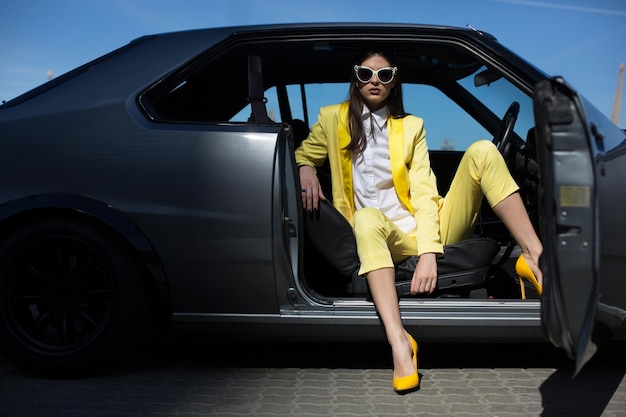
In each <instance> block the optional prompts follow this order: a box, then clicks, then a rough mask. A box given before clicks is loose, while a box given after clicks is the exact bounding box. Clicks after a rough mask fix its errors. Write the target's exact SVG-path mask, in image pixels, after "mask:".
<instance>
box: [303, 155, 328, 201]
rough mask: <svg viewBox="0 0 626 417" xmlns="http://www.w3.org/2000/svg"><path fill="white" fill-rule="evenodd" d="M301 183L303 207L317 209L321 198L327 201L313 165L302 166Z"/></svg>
mask: <svg viewBox="0 0 626 417" xmlns="http://www.w3.org/2000/svg"><path fill="white" fill-rule="evenodd" d="M300 185H301V186H302V207H304V208H305V209H306V210H307V211H313V210H317V209H318V208H319V200H320V199H322V200H323V201H326V197H325V196H324V193H323V192H322V187H321V186H320V182H319V180H318V179H317V174H316V173H315V169H313V167H310V166H308V165H302V166H301V167H300Z"/></svg>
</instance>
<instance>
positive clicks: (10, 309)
mask: <svg viewBox="0 0 626 417" xmlns="http://www.w3.org/2000/svg"><path fill="white" fill-rule="evenodd" d="M141 271H142V269H141V268H140V266H139V264H138V261H137V259H135V256H134V254H133V252H132V250H131V249H130V247H129V246H128V245H126V243H125V242H124V241H123V240H121V239H120V238H118V237H117V236H116V235H115V234H113V233H112V232H111V231H109V230H108V229H106V228H105V227H102V226H99V225H96V224H92V223H90V222H85V221H81V220H71V219H62V218H58V219H47V220H41V221H38V222H35V223H29V224H27V225H25V226H20V227H16V228H15V229H13V231H12V232H10V233H9V234H7V235H5V236H4V237H3V238H2V239H1V242H0V343H1V344H2V347H3V350H4V352H5V354H6V355H7V357H8V358H9V359H11V360H13V361H14V362H16V363H17V364H18V365H21V366H23V367H25V368H27V369H30V370H32V371H35V372H37V373H44V374H53V375H56V376H66V375H70V374H76V373H88V372H93V371H96V370H98V369H100V368H101V367H103V366H105V365H108V364H110V362H111V361H112V360H114V359H118V358H120V357H121V356H123V355H124V354H126V353H128V352H129V351H131V350H132V349H133V348H134V347H135V346H136V343H137V342H138V341H139V339H140V337H141V335H142V334H143V332H142V330H143V329H144V328H145V326H144V324H145V323H146V320H147V311H148V309H147V296H146V291H145V287H144V285H143V283H142V277H143V276H142V273H141Z"/></svg>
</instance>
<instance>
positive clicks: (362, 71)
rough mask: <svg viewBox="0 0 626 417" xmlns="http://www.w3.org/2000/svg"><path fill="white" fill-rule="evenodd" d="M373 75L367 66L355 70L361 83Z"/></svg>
mask: <svg viewBox="0 0 626 417" xmlns="http://www.w3.org/2000/svg"><path fill="white" fill-rule="evenodd" d="M373 76H374V73H373V72H372V70H371V69H369V68H365V67H361V68H359V69H358V70H357V72H356V77H357V78H358V79H359V81H361V82H362V83H366V82H369V81H370V80H371V79H372V77H373Z"/></svg>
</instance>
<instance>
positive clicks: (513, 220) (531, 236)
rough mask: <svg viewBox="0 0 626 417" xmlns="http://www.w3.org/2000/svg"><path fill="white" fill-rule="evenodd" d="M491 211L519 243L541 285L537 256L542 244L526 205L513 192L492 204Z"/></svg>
mask: <svg viewBox="0 0 626 417" xmlns="http://www.w3.org/2000/svg"><path fill="white" fill-rule="evenodd" d="M493 211H494V213H496V215H497V216H498V217H499V218H500V219H501V220H502V222H504V225H505V226H506V227H507V229H508V230H509V232H511V234H512V235H513V238H514V239H515V241H516V242H517V243H518V244H519V245H520V248H521V249H522V254H523V255H524V259H525V260H526V263H527V264H528V266H529V267H530V270H531V271H533V274H535V278H537V281H538V282H539V284H541V285H543V275H542V273H541V269H539V257H540V256H541V253H542V252H543V245H542V244H541V241H540V240H539V237H538V236H537V234H536V233H535V229H534V227H533V225H532V223H531V222H530V219H529V218H528V213H527V212H526V207H524V202H523V201H522V198H521V197H520V195H519V193H513V194H511V195H509V196H508V197H506V198H505V199H504V200H502V201H500V202H499V203H498V204H496V205H495V206H493Z"/></svg>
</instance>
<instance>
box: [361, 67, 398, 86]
mask: <svg viewBox="0 0 626 417" xmlns="http://www.w3.org/2000/svg"><path fill="white" fill-rule="evenodd" d="M396 72H398V67H385V68H380V69H377V70H373V69H371V68H370V67H364V66H362V65H355V66H354V75H356V78H357V80H359V81H360V82H362V83H363V84H367V83H369V82H370V81H372V78H374V75H376V78H378V81H380V83H381V84H389V83H390V82H392V81H393V79H394V77H395V76H396Z"/></svg>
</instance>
